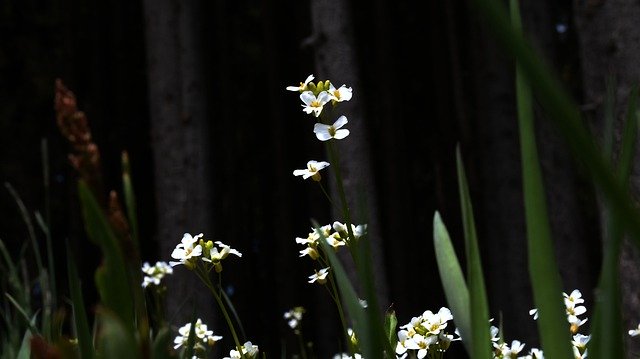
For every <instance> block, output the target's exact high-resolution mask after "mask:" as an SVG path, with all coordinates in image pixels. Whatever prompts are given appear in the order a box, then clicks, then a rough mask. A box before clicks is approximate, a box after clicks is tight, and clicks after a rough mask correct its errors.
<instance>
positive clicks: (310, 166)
mask: <svg viewBox="0 0 640 359" xmlns="http://www.w3.org/2000/svg"><path fill="white" fill-rule="evenodd" d="M327 166H329V162H325V161H319V162H318V161H309V162H307V168H306V169H303V170H295V171H293V175H294V176H302V178H303V179H307V178H309V177H311V178H312V179H313V180H314V181H320V179H322V177H321V176H320V173H319V172H320V170H321V169H323V168H325V167H327Z"/></svg>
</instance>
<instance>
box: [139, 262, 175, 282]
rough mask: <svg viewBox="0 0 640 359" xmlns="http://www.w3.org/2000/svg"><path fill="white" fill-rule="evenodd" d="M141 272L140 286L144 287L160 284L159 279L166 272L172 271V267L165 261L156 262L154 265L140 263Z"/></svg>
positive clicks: (170, 272)
mask: <svg viewBox="0 0 640 359" xmlns="http://www.w3.org/2000/svg"><path fill="white" fill-rule="evenodd" d="M142 272H143V273H144V274H145V276H144V278H143V279H142V287H143V288H146V287H148V286H149V285H150V284H151V285H156V286H157V285H160V281H161V280H162V278H164V276H165V275H167V274H172V273H173V268H172V267H171V266H170V265H168V264H167V263H166V262H156V264H155V265H153V266H152V265H150V264H149V263H148V262H144V263H143V264H142Z"/></svg>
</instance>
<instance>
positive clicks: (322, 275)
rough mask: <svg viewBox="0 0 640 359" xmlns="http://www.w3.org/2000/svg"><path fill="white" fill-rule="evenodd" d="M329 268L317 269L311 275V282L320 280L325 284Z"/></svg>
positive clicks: (320, 282)
mask: <svg viewBox="0 0 640 359" xmlns="http://www.w3.org/2000/svg"><path fill="white" fill-rule="evenodd" d="M329 268H330V267H327V268H322V269H320V270H319V271H316V270H315V269H314V271H315V273H314V274H312V275H310V276H309V283H313V282H316V281H317V282H318V283H319V284H324V283H326V282H327V275H328V274H329Z"/></svg>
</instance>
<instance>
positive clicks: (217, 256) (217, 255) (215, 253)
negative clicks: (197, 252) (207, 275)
mask: <svg viewBox="0 0 640 359" xmlns="http://www.w3.org/2000/svg"><path fill="white" fill-rule="evenodd" d="M215 244H217V247H216V246H213V245H212V243H211V244H210V243H207V246H206V247H207V249H209V256H208V258H207V257H203V258H202V260H203V261H205V262H209V263H212V264H213V266H214V268H215V270H216V272H218V273H220V272H222V263H221V262H222V260H223V259H225V258H227V257H228V256H229V254H234V255H236V256H238V257H242V253H240V252H238V251H237V250H235V249H233V248H231V247H230V246H228V245H226V244H224V243H222V242H220V241H216V242H215Z"/></svg>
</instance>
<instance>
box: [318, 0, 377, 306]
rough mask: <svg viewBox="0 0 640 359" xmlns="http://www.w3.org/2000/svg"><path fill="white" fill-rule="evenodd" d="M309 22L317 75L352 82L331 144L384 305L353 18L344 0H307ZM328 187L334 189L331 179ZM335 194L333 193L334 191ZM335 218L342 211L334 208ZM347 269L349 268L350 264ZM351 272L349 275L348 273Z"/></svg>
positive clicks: (368, 150)
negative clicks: (341, 129) (341, 133)
mask: <svg viewBox="0 0 640 359" xmlns="http://www.w3.org/2000/svg"><path fill="white" fill-rule="evenodd" d="M311 18H312V22H313V38H314V41H315V42H314V45H315V49H314V50H315V61H316V73H317V78H318V80H324V79H329V80H331V82H332V83H333V84H334V85H335V86H336V87H339V86H341V85H342V84H346V85H347V86H350V87H352V88H353V94H354V95H353V98H352V99H351V101H349V102H342V103H340V105H339V107H338V108H339V109H340V113H336V114H335V116H334V118H332V119H330V121H334V120H335V119H336V118H337V117H338V116H339V115H342V114H344V115H345V116H347V118H348V119H349V123H348V125H347V126H346V127H347V128H348V129H349V130H350V131H351V134H350V135H349V137H347V138H346V139H345V140H341V141H337V143H336V148H337V151H338V152H339V153H340V170H341V172H342V175H343V180H344V187H345V192H346V195H347V201H348V205H349V208H350V211H351V218H352V219H353V220H354V221H356V223H355V224H360V222H357V221H358V220H362V219H365V218H366V221H367V226H368V227H367V233H368V235H367V240H368V241H369V243H370V247H371V255H372V258H371V259H372V266H373V268H374V273H373V275H374V276H375V282H376V294H377V300H378V304H379V306H380V308H382V309H386V307H387V305H388V292H387V282H386V272H385V265H384V259H383V250H382V248H383V247H382V238H381V236H380V228H379V219H378V215H379V213H378V208H377V198H376V194H375V182H374V176H373V173H372V168H371V158H370V157H369V156H370V153H371V151H370V149H369V142H368V141H369V140H368V136H367V127H366V125H365V123H366V122H365V121H366V119H365V118H364V110H363V108H362V106H363V104H364V103H365V101H364V100H363V99H362V96H363V94H364V90H363V89H362V87H361V81H360V73H359V70H360V69H359V66H358V61H357V54H356V50H355V46H354V34H353V29H352V28H351V26H350V24H351V23H352V22H353V19H352V17H351V14H350V8H349V2H348V1H344V0H343V1H326V0H321V1H313V2H312V3H311ZM332 187H333V189H332V192H333V193H334V194H336V193H337V191H336V189H335V183H332ZM333 197H334V198H338V197H337V196H335V195H334V196H333ZM333 215H334V217H335V218H336V219H341V218H342V213H341V211H339V210H336V209H334V213H333ZM350 271H351V272H352V274H353V271H354V268H353V267H351V268H350ZM351 277H352V278H354V276H353V275H352V276H351Z"/></svg>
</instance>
